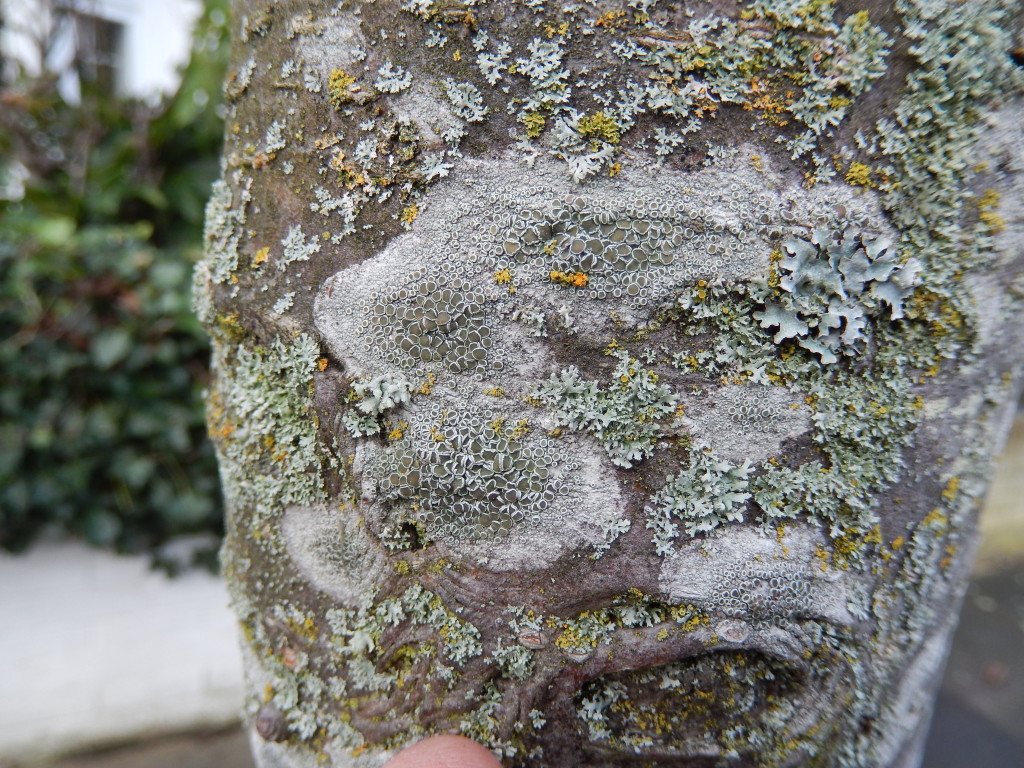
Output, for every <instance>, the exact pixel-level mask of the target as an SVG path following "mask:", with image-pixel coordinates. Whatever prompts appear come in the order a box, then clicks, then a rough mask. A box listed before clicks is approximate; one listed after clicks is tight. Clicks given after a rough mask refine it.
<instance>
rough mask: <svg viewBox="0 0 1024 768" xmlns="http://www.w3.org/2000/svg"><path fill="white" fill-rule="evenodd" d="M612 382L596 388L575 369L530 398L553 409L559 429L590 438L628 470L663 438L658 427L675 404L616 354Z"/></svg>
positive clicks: (650, 376) (666, 390) (664, 389)
mask: <svg viewBox="0 0 1024 768" xmlns="http://www.w3.org/2000/svg"><path fill="white" fill-rule="evenodd" d="M615 357H616V358H617V359H618V363H617V364H616V366H615V369H614V370H613V371H612V381H611V383H610V384H609V385H607V386H606V387H603V388H602V387H600V386H599V385H598V384H597V382H595V381H586V380H584V379H583V377H582V376H581V375H580V372H579V370H578V369H577V368H575V367H569V368H566V369H565V370H564V371H562V372H561V373H560V374H557V375H553V376H551V378H549V379H548V380H547V381H545V382H543V383H542V384H541V385H540V387H538V388H537V390H536V392H535V393H534V396H535V397H536V398H537V399H538V400H539V401H540V402H542V403H544V404H545V405H549V406H552V407H553V408H554V409H555V417H556V419H557V421H558V423H559V424H560V425H563V426H566V427H569V428H570V429H574V430H580V431H584V432H587V433H589V434H591V435H593V436H594V437H596V438H597V439H598V440H599V441H600V443H601V445H602V446H604V449H605V451H607V453H608V456H609V457H610V458H611V460H612V463H613V464H616V465H617V466H620V467H626V468H628V467H632V466H633V464H634V463H636V462H638V461H641V460H643V459H644V458H645V457H646V456H650V455H651V453H652V452H653V451H654V445H655V443H656V442H657V440H658V439H659V438H660V437H661V436H662V435H663V434H664V428H665V426H664V423H665V420H666V418H667V417H668V416H670V415H671V414H673V413H674V412H675V409H676V407H677V406H678V404H679V401H678V398H677V397H676V395H675V393H673V391H672V389H671V387H668V386H666V385H664V384H658V377H657V375H656V374H654V373H653V372H652V371H650V370H647V369H645V368H643V367H642V366H641V365H640V364H639V362H638V361H637V360H635V359H631V358H630V357H629V355H628V354H627V353H626V352H624V351H622V350H619V351H618V352H616V354H615Z"/></svg>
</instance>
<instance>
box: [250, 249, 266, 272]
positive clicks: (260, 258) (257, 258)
mask: <svg viewBox="0 0 1024 768" xmlns="http://www.w3.org/2000/svg"><path fill="white" fill-rule="evenodd" d="M269 257H270V248H269V247H266V248H260V249H259V250H258V251H256V253H255V254H253V257H252V268H253V269H256V268H257V267H258V266H259V265H260V264H262V263H263V262H265V261H266V260H267V259H268V258H269Z"/></svg>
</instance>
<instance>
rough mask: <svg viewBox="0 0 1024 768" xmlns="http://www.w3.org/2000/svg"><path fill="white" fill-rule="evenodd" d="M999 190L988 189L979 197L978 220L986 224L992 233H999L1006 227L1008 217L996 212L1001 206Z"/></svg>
mask: <svg viewBox="0 0 1024 768" xmlns="http://www.w3.org/2000/svg"><path fill="white" fill-rule="evenodd" d="M999 197H1000V196H999V192H998V191H996V190H994V189H986V190H985V192H984V193H983V194H982V196H981V197H979V198H978V221H980V222H981V223H982V224H984V225H985V226H986V227H987V228H988V231H989V233H990V234H993V235H997V234H999V233H1000V232H1002V231H1003V230H1004V229H1006V219H1004V218H1003V217H1002V216H1000V215H999V214H998V213H996V210H995V209H996V208H998V207H999Z"/></svg>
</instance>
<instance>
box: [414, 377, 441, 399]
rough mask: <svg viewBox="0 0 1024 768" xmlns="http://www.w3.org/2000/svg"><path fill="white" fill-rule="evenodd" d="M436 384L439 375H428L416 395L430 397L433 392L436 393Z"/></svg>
mask: <svg viewBox="0 0 1024 768" xmlns="http://www.w3.org/2000/svg"><path fill="white" fill-rule="evenodd" d="M436 383H437V375H436V374H433V373H428V374H427V379H426V381H424V382H423V383H422V384H420V386H419V388H418V389H416V394H417V395H429V394H430V393H431V392H433V391H434V385H435V384H436Z"/></svg>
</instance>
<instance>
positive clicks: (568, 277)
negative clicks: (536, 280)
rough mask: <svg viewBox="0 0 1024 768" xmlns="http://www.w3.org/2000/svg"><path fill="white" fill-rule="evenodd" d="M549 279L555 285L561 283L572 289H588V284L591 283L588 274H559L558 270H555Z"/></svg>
mask: <svg viewBox="0 0 1024 768" xmlns="http://www.w3.org/2000/svg"><path fill="white" fill-rule="evenodd" d="M549 277H550V278H551V282H553V283H561V284H562V285H567V286H570V287H572V288H586V287H587V283H589V282H590V278H589V277H587V274H586V272H559V271H558V270H557V269H553V270H551V274H550V275H549Z"/></svg>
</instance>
